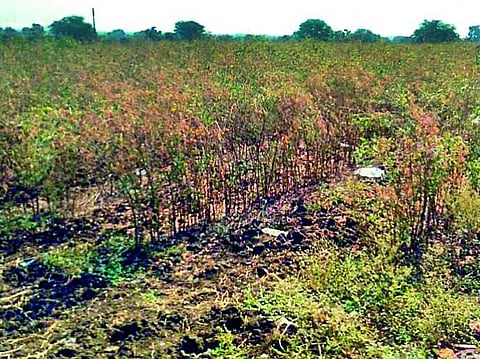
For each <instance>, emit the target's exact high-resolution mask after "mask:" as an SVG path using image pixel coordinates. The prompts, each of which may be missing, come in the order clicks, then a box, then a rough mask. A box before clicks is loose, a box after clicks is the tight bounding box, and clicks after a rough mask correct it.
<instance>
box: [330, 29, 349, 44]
mask: <svg viewBox="0 0 480 359" xmlns="http://www.w3.org/2000/svg"><path fill="white" fill-rule="evenodd" d="M351 36H352V32H351V31H350V30H347V29H345V30H338V31H335V32H334V33H333V41H335V42H347V41H349V40H350V38H351Z"/></svg>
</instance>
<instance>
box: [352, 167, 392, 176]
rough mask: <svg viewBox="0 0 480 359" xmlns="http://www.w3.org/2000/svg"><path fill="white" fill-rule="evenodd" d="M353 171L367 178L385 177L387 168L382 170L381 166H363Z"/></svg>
mask: <svg viewBox="0 0 480 359" xmlns="http://www.w3.org/2000/svg"><path fill="white" fill-rule="evenodd" d="M353 173H354V174H356V175H358V176H360V177H366V178H383V177H385V170H382V169H381V168H379V167H362V168H358V169H356V170H355V171H354V172H353Z"/></svg>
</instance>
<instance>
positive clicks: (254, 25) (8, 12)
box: [0, 0, 480, 37]
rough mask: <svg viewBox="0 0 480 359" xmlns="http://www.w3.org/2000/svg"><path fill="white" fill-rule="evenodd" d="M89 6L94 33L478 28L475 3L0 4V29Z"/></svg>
mask: <svg viewBox="0 0 480 359" xmlns="http://www.w3.org/2000/svg"><path fill="white" fill-rule="evenodd" d="M92 7H94V8H95V12H96V22H97V30H99V31H111V30H114V29H124V30H126V31H139V30H144V29H146V28H149V27H152V26H156V27H157V29H159V30H161V31H163V32H168V31H173V27H174V24H175V22H176V21H179V20H194V21H197V22H199V23H200V24H202V25H204V26H205V29H206V30H207V31H209V32H211V33H213V34H227V33H228V34H237V33H244V34H246V33H248V34H270V35H290V34H292V33H293V32H294V31H296V30H297V29H298V25H299V24H300V23H302V22H303V21H305V20H307V19H322V20H324V21H326V22H327V23H328V24H329V25H330V26H331V27H332V28H333V29H334V30H341V29H349V30H352V31H354V30H356V29H358V28H366V29H369V30H372V31H373V32H375V33H378V34H380V35H382V36H394V35H405V36H409V35H411V34H412V33H413V31H414V30H415V29H416V28H418V26H419V24H420V23H421V22H422V21H423V20H425V19H428V20H442V21H444V22H447V23H450V24H453V25H455V26H456V28H457V30H458V32H459V33H460V35H461V36H462V37H465V36H466V35H467V32H468V27H469V26H471V25H478V24H480V11H479V8H480V2H479V0H456V1H451V0H450V1H446V0H438V1H433V0H429V1H423V0H402V1H400V0H398V1H388V0H383V1H381V0H362V1H360V0H331V1H322V0H317V1H314V0H294V1H281V0H280V1H279V0H277V1H274V0H243V1H228V0H166V1H161V0H133V1H132V0H0V26H1V27H7V26H12V27H14V28H21V27H24V26H30V25H31V24H32V23H39V24H40V25H43V26H45V27H46V26H48V25H50V24H51V23H52V22H53V21H55V20H59V19H61V18H62V17H64V16H69V15H81V16H84V17H85V18H86V20H87V21H91V8H92Z"/></svg>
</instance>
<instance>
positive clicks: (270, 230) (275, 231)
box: [262, 227, 288, 237]
mask: <svg viewBox="0 0 480 359" xmlns="http://www.w3.org/2000/svg"><path fill="white" fill-rule="evenodd" d="M262 233H264V234H266V235H269V236H272V237H278V236H280V235H282V234H283V235H285V236H286V235H287V234H288V232H286V231H281V230H278V229H274V228H268V227H267V228H262Z"/></svg>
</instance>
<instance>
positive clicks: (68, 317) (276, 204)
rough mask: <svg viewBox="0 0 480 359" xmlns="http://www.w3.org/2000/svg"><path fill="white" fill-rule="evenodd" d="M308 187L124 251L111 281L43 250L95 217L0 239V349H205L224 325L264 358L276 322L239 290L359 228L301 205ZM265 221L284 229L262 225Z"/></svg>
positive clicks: (180, 353)
mask: <svg viewBox="0 0 480 359" xmlns="http://www.w3.org/2000/svg"><path fill="white" fill-rule="evenodd" d="M315 195H316V194H315V191H314V190H313V189H312V188H310V189H306V190H303V191H302V192H301V193H297V194H290V195H285V196H282V197H281V198H279V199H277V200H275V201H272V202H271V203H269V204H268V205H267V206H266V207H264V208H262V209H261V210H260V209H257V210H252V211H251V212H250V213H248V215H245V216H242V217H241V218H237V219H230V220H229V221H224V222H223V223H220V224H219V223H217V224H212V225H209V226H204V227H202V228H195V229H191V230H189V231H184V232H181V233H178V234H177V235H176V236H174V237H172V238H170V239H169V240H168V243H163V244H162V245H152V247H153V252H152V253H153V254H149V253H146V252H145V250H139V251H136V252H134V251H130V252H128V253H123V254H122V259H121V263H122V265H129V266H130V267H132V266H133V267H134V268H135V275H134V276H132V277H131V278H129V279H126V280H122V281H120V282H118V283H111V282H109V281H108V280H106V279H105V278H103V277H102V276H99V275H98V274H95V272H94V271H92V273H90V272H83V273H82V274H81V275H79V276H69V275H67V274H65V273H62V272H61V271H58V270H55V269H52V268H51V267H47V266H46V265H45V264H43V262H42V260H41V259H42V255H43V253H45V252H47V251H48V250H50V249H51V248H53V247H56V248H58V247H63V248H72V250H73V248H74V247H75V246H76V245H78V244H79V243H83V244H84V245H86V244H90V245H92V246H100V245H101V242H102V240H103V237H102V235H101V234H100V233H101V232H100V229H101V227H102V225H104V224H105V223H103V224H102V223H101V222H102V216H101V215H97V216H96V218H95V219H83V220H76V221H70V222H68V221H58V223H53V224H52V225H50V227H49V228H48V229H47V230H46V231H45V232H42V233H35V234H31V235H26V234H25V233H17V234H16V235H15V236H14V237H13V238H8V239H7V238H3V239H1V238H0V258H1V262H0V275H1V277H0V278H1V279H0V286H1V287H0V289H1V292H2V295H1V297H0V337H1V338H2V340H1V342H0V357H2V358H23V357H36V358H57V357H70V358H93V357H95V358H119V357H126V358H144V357H148V358H187V357H192V356H195V355H201V354H203V356H202V357H207V358H208V357H209V356H208V353H209V351H208V350H209V349H212V350H213V349H215V348H216V347H218V345H219V341H218V339H217V337H218V333H219V332H221V331H222V330H223V331H224V330H228V331H229V332H231V333H232V335H233V336H234V340H235V343H248V344H249V345H251V346H253V347H255V348H256V349H255V353H252V355H255V356H257V355H258V356H261V354H262V353H263V352H265V351H266V350H267V348H268V347H269V346H270V345H278V342H276V341H273V340H272V339H271V338H272V333H273V332H274V330H275V327H276V325H277V324H278V323H276V319H275V318H270V317H268V316H267V315H265V314H264V313H261V312H259V311H256V310H251V309H246V308H245V305H244V304H243V303H244V302H245V295H247V294H248V292H249V291H250V289H251V288H254V287H255V286H258V285H259V284H261V285H263V286H266V287H268V285H269V283H270V282H272V281H275V280H278V278H282V277H284V276H285V274H287V273H295V271H297V270H298V262H297V260H296V256H297V255H298V254H300V253H306V252H309V251H311V250H312V249H313V248H314V247H315V244H316V243H318V241H320V240H324V239H325V238H328V239H329V240H333V241H336V240H337V239H338V238H342V243H338V244H339V245H351V244H353V243H354V242H355V240H356V238H357V237H356V228H355V226H356V223H355V221H354V220H353V219H351V218H348V217H345V215H344V213H342V212H341V211H335V210H334V209H330V210H328V211H327V210H325V211H319V212H315V213H314V214H312V213H307V211H306V208H305V206H304V203H309V202H312V201H314V198H315ZM300 198H301V199H300ZM120 212H121V211H119V213H120ZM113 213H116V212H113ZM97 214H98V213H97ZM110 217H111V216H110ZM103 221H104V220H103ZM114 221H115V222H117V223H118V222H119V221H120V222H121V219H120V220H119V219H118V218H115V219H114ZM266 227H269V228H276V229H280V230H285V231H287V232H288V234H286V235H284V234H282V235H279V236H277V237H275V236H271V235H267V234H265V233H263V232H262V229H263V228H266ZM156 247H158V248H156ZM169 248H175V250H168V249H169Z"/></svg>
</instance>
